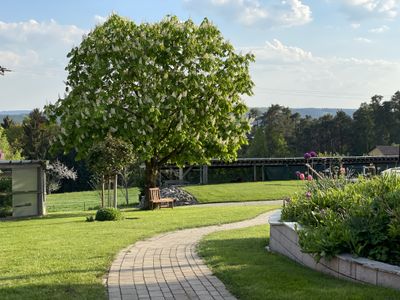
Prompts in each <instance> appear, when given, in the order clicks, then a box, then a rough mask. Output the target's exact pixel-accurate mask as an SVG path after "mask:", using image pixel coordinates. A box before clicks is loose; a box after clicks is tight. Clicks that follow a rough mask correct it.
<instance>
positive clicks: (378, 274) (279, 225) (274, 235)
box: [269, 211, 400, 290]
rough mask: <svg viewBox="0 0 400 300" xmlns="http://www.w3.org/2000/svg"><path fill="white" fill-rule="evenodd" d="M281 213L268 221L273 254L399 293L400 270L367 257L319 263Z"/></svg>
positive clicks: (293, 226)
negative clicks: (301, 242) (303, 245)
mask: <svg viewBox="0 0 400 300" xmlns="http://www.w3.org/2000/svg"><path fill="white" fill-rule="evenodd" d="M280 219H281V212H280V211H278V212H276V213H275V214H273V215H272V216H271V217H270V219H269V224H270V240H269V248H270V250H271V251H272V252H277V253H280V254H283V255H285V256H287V257H289V258H290V259H292V260H294V261H296V262H298V263H300V264H302V265H304V266H307V267H309V268H311V269H314V270H317V271H319V272H322V273H325V274H329V275H332V276H334V277H337V278H343V279H347V280H351V281H356V282H361V283H370V284H374V285H380V286H385V287H390V288H395V289H399V290H400V267H398V266H393V265H389V264H385V263H381V262H377V261H373V260H370V259H366V258H362V257H360V258H354V257H352V256H351V255H350V254H341V255H337V256H336V257H334V258H333V259H332V260H326V259H324V258H322V259H321V260H320V261H319V262H318V263H317V262H316V261H315V259H314V257H313V256H312V255H310V254H308V253H303V252H302V251H301V248H300V245H299V242H298V240H299V238H298V235H297V232H296V231H297V229H298V228H299V226H298V224H296V223H294V222H282V221H281V220H280Z"/></svg>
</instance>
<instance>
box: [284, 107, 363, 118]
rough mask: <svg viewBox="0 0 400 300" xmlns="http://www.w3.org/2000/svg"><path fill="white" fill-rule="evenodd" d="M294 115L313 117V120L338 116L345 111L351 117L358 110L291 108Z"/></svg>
mask: <svg viewBox="0 0 400 300" xmlns="http://www.w3.org/2000/svg"><path fill="white" fill-rule="evenodd" d="M291 110H292V112H293V113H299V114H300V115H301V116H302V117H305V116H307V115H308V116H311V117H313V118H319V117H322V116H324V115H336V112H337V111H339V110H342V111H344V112H345V113H346V114H348V115H349V116H350V117H352V116H353V113H354V112H355V111H356V110H357V109H355V108H311V107H310V108H291Z"/></svg>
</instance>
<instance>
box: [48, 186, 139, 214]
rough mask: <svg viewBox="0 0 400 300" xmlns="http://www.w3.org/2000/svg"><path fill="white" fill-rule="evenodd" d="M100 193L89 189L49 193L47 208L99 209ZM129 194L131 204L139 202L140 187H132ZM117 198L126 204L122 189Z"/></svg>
mask: <svg viewBox="0 0 400 300" xmlns="http://www.w3.org/2000/svg"><path fill="white" fill-rule="evenodd" d="M99 193H100V192H99V191H87V192H73V193H63V194H51V195H47V197H46V198H47V199H46V200H47V204H46V206H47V210H48V212H61V211H84V210H91V209H97V208H98V207H99V206H100V194H99ZM111 194H112V191H111ZM128 194H129V204H131V205H135V204H138V202H139V201H138V195H139V189H138V188H136V187H135V188H130V189H129V190H128ZM111 198H112V195H111ZM106 199H107V197H106ZM117 199H118V205H119V206H126V201H125V196H124V194H123V193H122V191H121V190H119V191H118V198H117ZM106 201H107V200H106Z"/></svg>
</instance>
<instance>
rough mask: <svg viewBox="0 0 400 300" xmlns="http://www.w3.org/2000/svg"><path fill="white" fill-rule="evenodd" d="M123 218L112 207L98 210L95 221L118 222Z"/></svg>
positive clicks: (117, 210) (116, 209)
mask: <svg viewBox="0 0 400 300" xmlns="http://www.w3.org/2000/svg"><path fill="white" fill-rule="evenodd" d="M123 218H124V216H123V215H122V213H121V211H120V210H119V209H118V208H114V207H106V208H100V209H99V210H98V211H97V212H96V217H95V219H96V221H118V220H122V219H123Z"/></svg>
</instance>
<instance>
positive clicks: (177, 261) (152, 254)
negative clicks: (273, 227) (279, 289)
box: [107, 212, 272, 300]
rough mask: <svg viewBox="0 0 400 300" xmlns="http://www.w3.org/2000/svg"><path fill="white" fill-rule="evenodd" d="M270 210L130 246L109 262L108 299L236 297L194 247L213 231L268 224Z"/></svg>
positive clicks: (228, 298) (161, 236)
mask: <svg viewBox="0 0 400 300" xmlns="http://www.w3.org/2000/svg"><path fill="white" fill-rule="evenodd" d="M271 213H272V212H268V213H264V214H262V215H260V216H258V217H256V218H254V219H251V220H246V221H242V222H237V223H231V224H225V225H220V226H208V227H201V228H194V229H185V230H180V231H174V232H170V233H167V234H162V235H158V236H156V237H153V238H151V239H148V240H145V241H140V242H137V243H136V244H134V245H131V246H129V247H128V248H126V249H124V250H122V251H121V252H120V253H119V254H118V256H117V258H116V260H115V261H114V262H113V263H112V265H111V268H110V272H109V274H108V278H107V284H108V294H109V298H110V300H117V299H119V300H126V299H153V300H158V299H160V300H161V299H175V300H180V299H202V300H203V299H204V300H206V299H215V300H222V299H225V300H233V299H236V298H235V297H233V296H232V295H231V294H230V293H229V292H228V291H227V290H226V288H225V286H224V285H223V283H222V282H221V281H220V280H219V279H218V278H217V277H215V276H213V275H212V273H211V271H210V269H208V267H207V266H206V265H205V264H204V262H203V261H202V259H201V258H200V257H199V256H198V255H197V254H196V246H197V244H198V242H199V241H200V239H201V238H202V237H203V236H205V235H207V234H209V233H212V232H215V231H220V230H229V229H237V228H243V227H249V226H255V225H262V224H267V221H268V217H269V215H270V214H271Z"/></svg>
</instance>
